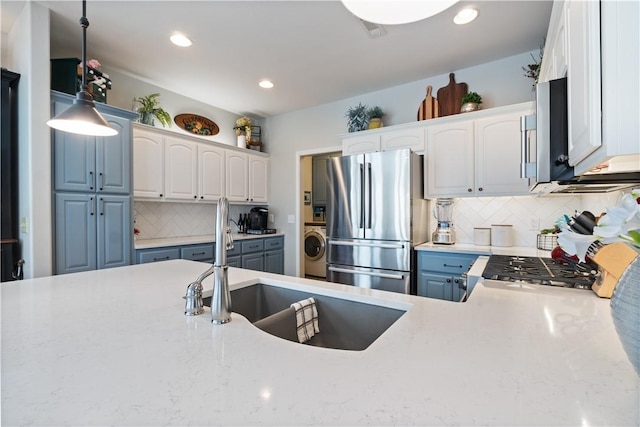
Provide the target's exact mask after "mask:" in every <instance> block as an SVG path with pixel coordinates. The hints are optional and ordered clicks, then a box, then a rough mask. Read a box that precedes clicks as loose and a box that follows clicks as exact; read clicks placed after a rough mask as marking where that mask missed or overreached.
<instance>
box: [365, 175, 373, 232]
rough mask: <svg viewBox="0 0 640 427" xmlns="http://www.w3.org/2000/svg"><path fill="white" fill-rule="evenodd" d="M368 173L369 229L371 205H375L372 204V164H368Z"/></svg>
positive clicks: (368, 225)
mask: <svg viewBox="0 0 640 427" xmlns="http://www.w3.org/2000/svg"><path fill="white" fill-rule="evenodd" d="M367 171H368V172H369V173H368V174H367V190H368V194H367V224H366V227H367V228H371V215H372V212H371V205H373V203H372V199H371V197H372V195H373V192H372V188H371V187H372V185H371V162H369V163H367Z"/></svg>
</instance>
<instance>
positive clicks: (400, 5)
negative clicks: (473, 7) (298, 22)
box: [342, 0, 458, 25]
mask: <svg viewBox="0 0 640 427" xmlns="http://www.w3.org/2000/svg"><path fill="white" fill-rule="evenodd" d="M457 2H458V0H342V4H344V6H345V7H346V8H347V10H349V12H351V13H353V14H354V15H355V16H357V17H358V18H360V19H364V20H365V21H368V22H373V23H374V24H382V25H398V24H408V23H410V22H416V21H420V20H422V19H426V18H429V17H431V16H433V15H437V14H438V13H440V12H442V11H443V10H445V9H448V8H449V7H451V6H453V5H454V4H455V3H457Z"/></svg>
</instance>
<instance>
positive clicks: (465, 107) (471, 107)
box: [460, 102, 480, 113]
mask: <svg viewBox="0 0 640 427" xmlns="http://www.w3.org/2000/svg"><path fill="white" fill-rule="evenodd" d="M479 109H480V104H476V103H475V102H467V103H464V104H462V107H461V108H460V112H461V113H468V112H470V111H476V110H479Z"/></svg>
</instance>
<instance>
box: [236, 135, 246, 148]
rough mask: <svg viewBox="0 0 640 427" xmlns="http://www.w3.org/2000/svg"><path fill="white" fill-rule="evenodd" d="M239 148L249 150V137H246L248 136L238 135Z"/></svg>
mask: <svg viewBox="0 0 640 427" xmlns="http://www.w3.org/2000/svg"><path fill="white" fill-rule="evenodd" d="M238 147H240V148H247V137H246V135H238Z"/></svg>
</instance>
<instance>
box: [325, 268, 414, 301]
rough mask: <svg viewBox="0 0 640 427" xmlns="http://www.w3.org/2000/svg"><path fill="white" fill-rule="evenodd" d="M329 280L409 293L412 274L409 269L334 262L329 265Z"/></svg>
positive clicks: (360, 286)
mask: <svg viewBox="0 0 640 427" xmlns="http://www.w3.org/2000/svg"><path fill="white" fill-rule="evenodd" d="M327 280H328V281H330V282H334V283H342V284H345V285H353V286H357V287H359V288H368V289H379V290H382V291H390V292H398V293H402V294H408V293H409V289H410V283H411V274H410V273H409V272H408V271H393V270H380V269H377V268H361V267H352V266H348V265H340V264H333V265H329V266H328V267H327Z"/></svg>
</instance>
